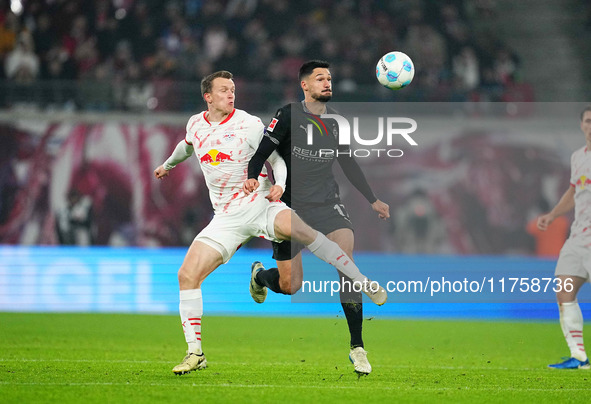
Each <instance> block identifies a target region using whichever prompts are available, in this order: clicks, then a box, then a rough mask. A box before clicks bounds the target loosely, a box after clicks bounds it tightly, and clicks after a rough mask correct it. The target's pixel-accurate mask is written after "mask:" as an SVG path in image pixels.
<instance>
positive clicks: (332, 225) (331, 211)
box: [271, 202, 353, 261]
mask: <svg viewBox="0 0 591 404" xmlns="http://www.w3.org/2000/svg"><path fill="white" fill-rule="evenodd" d="M296 213H297V215H298V216H299V217H301V218H302V220H303V221H304V222H306V223H307V224H308V225H310V226H311V227H312V228H314V229H315V230H318V231H319V232H321V233H323V234H329V233H332V232H333V231H335V230H338V229H351V230H353V224H352V223H351V219H349V214H348V213H347V210H346V209H345V205H343V204H342V203H340V202H337V203H331V204H329V205H320V206H315V207H310V208H306V209H298V210H296ZM271 243H272V244H273V259H275V260H277V261H288V260H290V259H292V258H293V257H295V256H296V255H298V253H299V252H300V251H301V250H303V249H304V248H305V246H304V245H303V244H300V243H297V242H295V241H293V242H291V241H284V242H282V243H276V242H274V241H273V242H271Z"/></svg>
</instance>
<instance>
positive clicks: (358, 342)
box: [341, 292, 363, 348]
mask: <svg viewBox="0 0 591 404" xmlns="http://www.w3.org/2000/svg"><path fill="white" fill-rule="evenodd" d="M362 298H363V297H362V295H361V292H359V293H355V292H351V293H341V306H343V311H344V312H345V317H346V318H347V325H348V326H349V333H350V334H351V348H357V347H362V348H363V337H362V336H361V333H362V329H363V303H361V301H362V300H361V299H362Z"/></svg>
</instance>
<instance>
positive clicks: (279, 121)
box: [248, 105, 291, 179]
mask: <svg viewBox="0 0 591 404" xmlns="http://www.w3.org/2000/svg"><path fill="white" fill-rule="evenodd" d="M290 134H291V109H290V106H289V105H286V106H284V107H282V108H279V109H278V110H277V112H276V113H275V116H274V117H273V119H272V120H271V122H270V123H269V125H268V126H267V127H266V128H265V135H264V136H263V140H261V144H259V147H258V149H257V151H256V152H255V154H254V156H252V159H250V162H249V163H248V179H251V178H255V179H256V178H258V177H259V174H260V173H261V170H262V169H263V166H264V165H265V161H267V159H268V158H269V156H270V155H271V153H273V150H275V149H276V148H277V146H279V144H280V143H281V142H283V141H285V140H286V139H287V140H289V136H290Z"/></svg>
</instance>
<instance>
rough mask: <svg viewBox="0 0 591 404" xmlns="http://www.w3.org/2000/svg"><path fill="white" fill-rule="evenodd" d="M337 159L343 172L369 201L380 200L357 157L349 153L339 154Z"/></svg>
mask: <svg viewBox="0 0 591 404" xmlns="http://www.w3.org/2000/svg"><path fill="white" fill-rule="evenodd" d="M337 161H338V162H339V164H340V165H341V168H342V169H343V173H345V176H346V177H347V179H348V180H349V181H350V182H351V184H353V186H354V187H355V188H357V190H358V191H359V192H361V194H362V195H363V196H364V197H365V199H367V201H368V202H369V203H374V202H375V201H377V200H378V198H376V196H375V195H374V193H373V191H372V190H371V187H370V186H369V184H368V183H367V179H365V175H364V174H363V171H361V167H359V164H357V162H356V161H355V159H354V158H353V157H352V156H350V155H348V154H339V156H338V157H337Z"/></svg>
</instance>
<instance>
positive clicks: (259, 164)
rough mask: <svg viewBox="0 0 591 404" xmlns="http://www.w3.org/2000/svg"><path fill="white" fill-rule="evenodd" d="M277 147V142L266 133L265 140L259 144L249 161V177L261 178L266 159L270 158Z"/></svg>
mask: <svg viewBox="0 0 591 404" xmlns="http://www.w3.org/2000/svg"><path fill="white" fill-rule="evenodd" d="M276 148H277V144H276V143H275V142H274V141H273V140H272V139H271V138H269V136H267V135H266V134H265V136H263V140H261V143H260V144H259V147H258V149H257V151H256V152H255V153H254V156H252V158H251V159H250V161H249V162H248V179H251V178H254V179H257V178H259V174H260V173H261V170H262V169H263V166H264V165H265V161H267V159H268V158H269V156H270V155H271V153H273V150H275V149H276Z"/></svg>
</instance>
